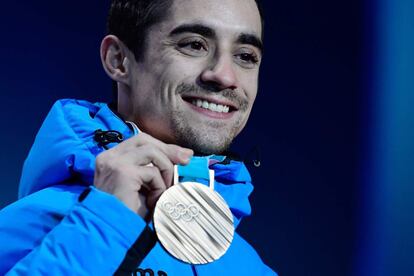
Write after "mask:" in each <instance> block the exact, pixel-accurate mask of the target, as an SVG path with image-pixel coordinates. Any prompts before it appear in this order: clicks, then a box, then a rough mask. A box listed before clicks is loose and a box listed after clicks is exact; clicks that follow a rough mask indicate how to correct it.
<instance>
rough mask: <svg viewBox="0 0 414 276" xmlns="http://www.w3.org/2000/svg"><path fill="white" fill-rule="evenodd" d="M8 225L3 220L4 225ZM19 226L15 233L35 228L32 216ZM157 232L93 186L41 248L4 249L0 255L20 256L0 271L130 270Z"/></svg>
mask: <svg viewBox="0 0 414 276" xmlns="http://www.w3.org/2000/svg"><path fill="white" fill-rule="evenodd" d="M43 216H45V215H43ZM41 217H42V215H39V217H38V218H41ZM34 222H35V221H33V223H34ZM4 223H5V222H4V221H2V220H1V219H0V227H1V224H4ZM19 224H20V227H19V226H17V227H15V231H22V229H21V227H22V226H24V227H27V229H25V230H24V229H23V231H31V229H30V228H31V225H30V218H29V221H26V222H21V223H19ZM40 225H42V224H40ZM8 230H9V231H10V230H13V226H10V225H9V226H8ZM33 230H34V231H36V229H33ZM12 232H13V231H12ZM12 235H13V233H9V236H12ZM154 235H155V234H153V232H152V230H151V229H149V227H148V226H147V225H146V223H145V221H144V220H143V219H141V218H140V217H139V216H138V215H136V214H135V213H133V212H132V211H130V210H129V209H128V208H127V207H126V206H124V205H123V204H122V203H121V202H120V201H119V200H118V199H116V198H115V197H114V196H112V195H109V194H107V193H104V192H102V191H99V190H97V189H95V188H90V189H89V190H88V192H87V193H82V195H81V197H80V202H78V203H76V204H75V205H74V206H73V207H72V208H71V209H70V211H69V212H68V213H67V214H66V215H65V216H64V217H63V219H62V220H61V221H60V222H59V223H58V224H57V225H56V226H54V227H53V228H52V229H51V230H50V231H49V232H48V233H47V234H46V235H45V236H43V237H39V239H38V241H35V244H36V246H35V247H33V248H31V249H30V251H28V252H27V254H22V255H23V256H22V257H21V258H20V256H19V254H14V255H13V252H0V258H5V259H9V260H10V258H12V259H13V258H14V260H13V261H14V262H13V265H12V267H11V268H10V267H8V268H6V267H3V268H2V266H1V265H0V274H2V275H3V274H4V273H5V272H6V271H7V274H6V275H29V274H30V275H68V274H70V275H113V274H117V275H121V274H122V272H129V273H130V272H131V271H132V270H130V269H133V268H136V267H137V265H138V264H139V262H140V261H142V259H143V258H144V257H145V255H146V254H147V253H148V252H149V251H150V250H151V249H152V247H153V246H154V244H155V237H154ZM6 237H7V236H6ZM3 238H4V237H3ZM3 238H1V239H3ZM22 242H23V243H24V240H23V241H22ZM2 255H3V256H2ZM5 259H3V260H5ZM2 269H4V270H5V271H2Z"/></svg>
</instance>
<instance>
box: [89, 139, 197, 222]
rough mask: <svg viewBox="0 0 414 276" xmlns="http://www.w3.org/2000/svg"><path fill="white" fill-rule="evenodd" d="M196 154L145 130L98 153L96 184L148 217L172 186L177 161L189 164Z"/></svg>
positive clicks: (143, 216) (144, 216)
mask: <svg viewBox="0 0 414 276" xmlns="http://www.w3.org/2000/svg"><path fill="white" fill-rule="evenodd" d="M192 155H193V151H192V150H190V149H186V148H182V147H179V146H176V145H171V144H165V143H163V142H161V141H159V140H157V139H155V138H153V137H152V136H150V135H148V134H145V133H142V132H141V133H139V134H138V135H136V136H134V137H132V138H130V139H128V140H126V141H124V142H122V143H120V144H119V145H117V146H115V147H113V148H112V149H110V150H107V151H105V152H103V153H101V154H100V155H98V157H97V158H96V169H95V178H94V185H95V187H97V188H98V189H100V190H102V191H105V192H107V193H109V194H112V195H114V196H116V197H117V198H118V199H119V200H121V201H122V202H123V203H124V204H125V205H126V206H128V207H129V208H130V209H131V210H133V211H134V212H136V213H137V214H139V215H140V216H141V217H142V218H144V219H145V218H146V217H147V215H148V212H149V211H152V210H153V209H154V207H155V203H156V201H157V200H158V198H159V197H160V196H161V194H162V193H163V192H164V191H165V190H166V189H167V188H169V187H170V186H171V185H172V181H173V168H174V164H183V165H184V164H187V163H188V162H189V161H190V158H191V156H192Z"/></svg>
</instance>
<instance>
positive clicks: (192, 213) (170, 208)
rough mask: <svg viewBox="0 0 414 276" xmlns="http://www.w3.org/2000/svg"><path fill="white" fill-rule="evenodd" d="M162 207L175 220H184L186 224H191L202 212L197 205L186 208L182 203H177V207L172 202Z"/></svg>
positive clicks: (165, 203)
mask: <svg viewBox="0 0 414 276" xmlns="http://www.w3.org/2000/svg"><path fill="white" fill-rule="evenodd" d="M162 206H163V207H164V210H165V211H166V212H167V213H168V214H169V215H170V217H171V218H172V219H173V220H180V219H182V220H184V221H185V222H190V221H192V220H193V219H194V218H195V217H197V216H198V214H199V213H200V210H199V209H198V207H197V206H196V205H195V204H190V205H188V206H186V205H185V204H183V203H180V202H178V203H176V204H175V205H174V204H172V203H171V202H164V203H163V205H162Z"/></svg>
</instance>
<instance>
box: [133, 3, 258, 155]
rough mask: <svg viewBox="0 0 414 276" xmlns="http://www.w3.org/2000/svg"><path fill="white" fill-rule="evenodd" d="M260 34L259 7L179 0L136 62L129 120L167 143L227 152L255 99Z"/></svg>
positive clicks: (154, 28)
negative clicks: (140, 59)
mask: <svg viewBox="0 0 414 276" xmlns="http://www.w3.org/2000/svg"><path fill="white" fill-rule="evenodd" d="M261 31H262V30H261V19H260V14H259V11H258V8H257V6H256V3H255V1H254V0H175V1H174V3H173V5H172V7H171V10H170V13H169V16H168V17H167V19H165V20H164V21H162V22H160V23H158V24H156V25H154V26H152V27H151V28H150V30H149V32H148V35H147V37H146V39H147V40H146V47H145V53H144V54H143V59H142V61H140V62H136V61H135V60H134V61H133V62H132V65H131V66H132V67H131V68H132V75H131V87H130V89H131V95H130V97H131V106H130V114H129V115H130V116H128V117H129V119H132V120H134V121H136V122H137V123H138V125H139V127H140V128H141V129H142V130H143V131H144V132H147V133H149V134H150V135H152V136H154V137H156V138H158V139H160V140H162V141H164V142H167V143H174V144H178V145H181V146H185V147H188V148H192V149H193V150H195V151H196V152H200V153H204V154H211V153H219V152H222V151H223V150H225V149H226V148H227V147H228V146H229V145H230V143H231V141H232V140H233V139H234V137H235V136H236V135H237V134H239V133H240V131H241V130H242V129H243V127H244V126H245V124H246V122H247V119H248V117H249V114H250V111H251V109H252V105H253V102H254V100H255V97H256V93H257V86H258V74H259V65H260V61H261Z"/></svg>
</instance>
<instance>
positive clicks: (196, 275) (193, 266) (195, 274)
mask: <svg viewBox="0 0 414 276" xmlns="http://www.w3.org/2000/svg"><path fill="white" fill-rule="evenodd" d="M191 268H192V269H193V274H194V276H198V273H197V268H196V267H195V265H191Z"/></svg>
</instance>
